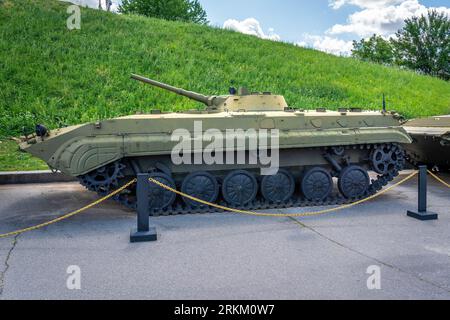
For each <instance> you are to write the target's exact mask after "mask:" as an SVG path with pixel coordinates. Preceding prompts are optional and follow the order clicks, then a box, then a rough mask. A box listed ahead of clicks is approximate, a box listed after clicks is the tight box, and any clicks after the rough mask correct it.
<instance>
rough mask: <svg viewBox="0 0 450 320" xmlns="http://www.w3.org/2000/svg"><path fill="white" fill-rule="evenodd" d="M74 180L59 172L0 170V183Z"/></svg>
mask: <svg viewBox="0 0 450 320" xmlns="http://www.w3.org/2000/svg"><path fill="white" fill-rule="evenodd" d="M72 181H76V179H75V178H74V177H71V176H68V175H65V174H63V173H61V172H57V173H53V172H51V171H50V170H45V171H7V172H0V184H26V183H55V182H72Z"/></svg>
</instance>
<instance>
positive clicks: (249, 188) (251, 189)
mask: <svg viewBox="0 0 450 320" xmlns="http://www.w3.org/2000/svg"><path fill="white" fill-rule="evenodd" d="M257 193H258V182H257V181H256V178H255V176H254V175H253V174H252V173H250V172H248V171H245V170H236V171H233V172H231V173H230V174H228V176H226V178H225V179H224V180H223V185H222V194H223V197H224V199H225V201H226V202H228V203H229V204H231V205H234V206H245V205H246V204H248V203H250V202H252V201H253V200H254V199H255V198H256V194H257Z"/></svg>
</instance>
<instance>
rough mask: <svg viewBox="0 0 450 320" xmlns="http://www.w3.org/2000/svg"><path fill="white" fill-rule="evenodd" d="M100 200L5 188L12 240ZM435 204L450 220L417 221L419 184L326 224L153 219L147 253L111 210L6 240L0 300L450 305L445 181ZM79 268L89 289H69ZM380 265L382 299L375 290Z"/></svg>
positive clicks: (3, 206)
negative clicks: (153, 237) (373, 277)
mask: <svg viewBox="0 0 450 320" xmlns="http://www.w3.org/2000/svg"><path fill="white" fill-rule="evenodd" d="M446 179H447V180H450V177H449V176H446ZM93 199H95V196H94V195H92V194H91V193H89V192H87V191H84V190H83V189H82V188H81V187H80V186H78V185H77V184H76V183H64V184H45V185H21V186H14V185H11V186H0V233H3V232H6V231H10V230H14V229H17V228H21V227H24V226H29V225H33V224H36V223H39V222H43V221H46V220H48V219H51V218H53V217H56V216H57V215H58V214H60V213H65V212H68V211H70V210H71V209H75V208H79V207H81V206H83V205H84V204H86V203H89V202H90V201H92V200H93ZM429 200H430V205H431V208H430V209H431V210H434V211H436V212H438V213H440V214H441V215H440V220H439V221H434V222H419V221H416V220H413V219H411V218H408V217H406V215H405V212H406V209H407V208H410V209H413V208H414V207H415V206H416V184H415V182H414V181H411V182H410V183H408V184H406V185H404V186H402V187H399V189H397V190H396V191H393V192H391V193H389V194H386V195H384V196H382V197H380V198H378V199H377V200H375V201H373V202H371V203H369V204H364V205H361V206H359V207H356V208H353V209H349V210H345V211H343V212H340V213H338V214H332V215H327V216H320V217H310V218H301V219H297V220H295V219H290V218H256V217H247V216H237V215H232V214H213V215H198V216H180V217H162V218H152V219H151V223H152V224H154V225H156V226H157V229H158V232H159V237H160V240H159V241H158V242H156V243H145V244H130V243H129V231H130V229H131V228H132V227H134V225H135V216H134V214H133V213H130V212H127V211H124V210H122V208H121V207H119V206H116V205H115V204H113V203H107V204H104V205H101V206H100V207H99V208H97V209H93V210H90V211H89V212H87V213H85V214H82V215H80V216H77V217H74V218H72V219H70V220H67V221H64V222H61V223H59V224H57V225H53V226H50V227H47V228H45V229H42V230H39V231H34V232H31V233H27V234H23V235H20V236H18V237H16V238H13V239H11V238H10V239H0V299H91V298H96V299H110V298H112V299H116V298H123V299H135V298H137V299H141V298H142V299H145V298H148V299H372V298H373V299H416V298H425V299H450V209H449V208H450V193H449V191H448V189H444V188H443V187H441V186H440V185H438V184H436V183H434V182H433V183H432V184H431V186H430V199H429ZM300 210H301V209H290V210H285V212H298V211H300ZM70 265H77V266H79V267H80V268H81V290H69V289H67V287H66V281H67V277H68V276H69V275H68V274H67V273H66V271H67V268H68V266H70ZM371 265H376V266H379V267H380V268H381V290H368V289H367V279H368V277H369V275H368V274H366V270H367V268H368V267H369V266H371Z"/></svg>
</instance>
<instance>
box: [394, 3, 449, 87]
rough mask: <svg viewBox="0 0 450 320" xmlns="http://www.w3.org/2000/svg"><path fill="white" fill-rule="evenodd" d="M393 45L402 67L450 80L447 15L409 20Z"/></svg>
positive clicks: (433, 15)
mask: <svg viewBox="0 0 450 320" xmlns="http://www.w3.org/2000/svg"><path fill="white" fill-rule="evenodd" d="M392 43H393V45H394V48H395V50H394V52H395V57H396V60H397V62H398V63H399V64H400V65H403V66H406V67H408V68H411V69H414V70H417V71H420V72H422V73H425V74H429V75H432V76H438V77H441V78H443V79H445V80H449V79H450V18H449V17H448V16H447V15H445V14H444V13H439V12H437V11H435V10H430V11H429V12H428V14H427V16H424V15H422V16H421V17H413V18H411V19H407V20H406V21H405V26H404V27H403V29H401V30H400V31H398V32H397V39H393V40H392Z"/></svg>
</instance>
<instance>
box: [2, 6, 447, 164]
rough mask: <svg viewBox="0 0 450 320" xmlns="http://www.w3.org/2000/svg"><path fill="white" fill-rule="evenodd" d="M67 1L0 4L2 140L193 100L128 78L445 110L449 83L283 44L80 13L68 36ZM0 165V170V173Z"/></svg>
mask: <svg viewBox="0 0 450 320" xmlns="http://www.w3.org/2000/svg"><path fill="white" fill-rule="evenodd" d="M67 7H68V4H67V3H63V2H58V1H55V0H0V137H1V136H3V137H6V136H11V135H20V133H21V131H22V128H23V127H27V128H33V126H34V124H35V123H44V124H46V125H47V126H48V127H50V128H55V127H58V126H62V125H69V124H75V123H81V122H88V121H93V120H98V119H103V118H109V117H114V116H119V115H127V114H132V113H135V112H137V111H143V112H145V111H149V110H150V109H155V108H158V109H162V110H181V109H190V108H195V107H198V106H199V105H198V104H197V103H196V102H192V101H189V100H187V99H184V98H181V97H178V96H176V95H173V94H171V93H168V92H164V91H161V90H158V89H155V88H151V87H147V86H144V85H142V84H139V83H136V82H133V81H131V80H130V79H129V75H130V73H139V74H143V75H146V76H150V77H153V78H155V79H158V80H160V81H164V82H167V83H170V84H173V85H176V86H179V87H184V88H187V89H189V90H193V91H198V92H202V93H205V94H223V93H226V92H227V89H228V87H229V85H230V83H231V82H232V81H234V84H235V86H239V85H243V86H248V87H249V88H251V90H252V91H272V92H276V93H279V94H283V95H285V96H286V99H287V101H288V103H289V104H290V105H292V106H294V107H299V108H316V107H327V108H329V109H336V108H338V107H362V108H364V109H380V107H381V95H382V93H385V94H386V95H387V99H388V106H389V108H390V109H395V110H397V111H399V112H401V113H402V114H403V115H404V116H405V117H407V118H411V117H418V116H427V115H436V114H443V113H449V112H450V83H446V82H444V81H441V80H438V79H434V78H430V77H426V76H419V75H417V74H415V73H413V72H410V71H403V70H398V69H394V68H388V67H383V66H379V65H375V64H369V63H364V62H360V61H356V60H354V59H350V58H341V57H335V56H331V55H327V54H325V53H321V52H318V51H314V50H309V49H303V48H299V47H296V46H293V45H290V44H286V43H277V42H271V41H267V40H261V39H258V38H255V37H251V36H246V35H242V34H239V33H235V32H231V31H226V30H221V29H214V28H210V27H205V26H198V25H192V24H186V23H176V22H167V21H162V20H157V19H148V18H144V17H137V16H123V15H116V14H111V13H105V12H101V11H98V10H92V9H87V8H82V10H81V30H72V31H70V30H68V29H67V27H66V20H67V18H68V17H69V14H67V13H66V9H67ZM0 167H1V166H0Z"/></svg>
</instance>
